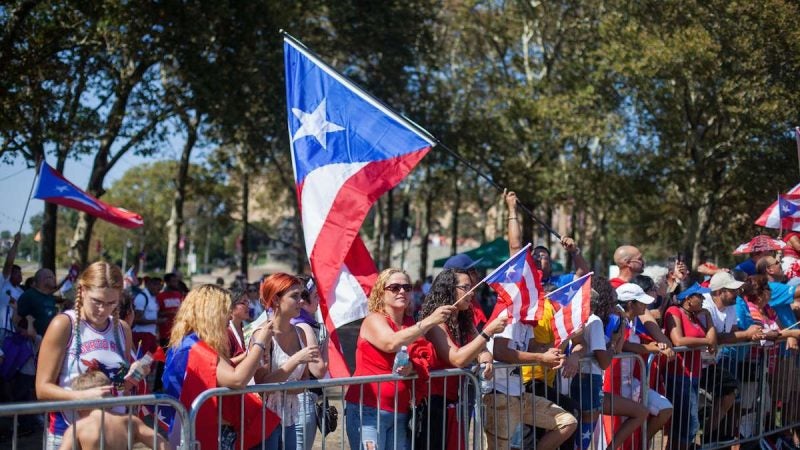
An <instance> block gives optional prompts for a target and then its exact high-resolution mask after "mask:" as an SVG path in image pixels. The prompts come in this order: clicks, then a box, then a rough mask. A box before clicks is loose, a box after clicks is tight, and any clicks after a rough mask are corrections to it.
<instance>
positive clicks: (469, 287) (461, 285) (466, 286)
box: [456, 284, 472, 292]
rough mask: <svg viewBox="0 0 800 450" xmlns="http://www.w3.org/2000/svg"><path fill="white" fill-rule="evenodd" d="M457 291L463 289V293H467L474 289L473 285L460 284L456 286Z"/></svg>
mask: <svg viewBox="0 0 800 450" xmlns="http://www.w3.org/2000/svg"><path fill="white" fill-rule="evenodd" d="M456 289H461V290H462V291H465V292H466V291H468V290H470V289H472V285H471V284H458V285H456Z"/></svg>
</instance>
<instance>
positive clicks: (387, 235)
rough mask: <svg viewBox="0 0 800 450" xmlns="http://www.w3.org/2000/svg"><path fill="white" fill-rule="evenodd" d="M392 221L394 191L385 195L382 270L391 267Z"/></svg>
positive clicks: (391, 190)
mask: <svg viewBox="0 0 800 450" xmlns="http://www.w3.org/2000/svg"><path fill="white" fill-rule="evenodd" d="M393 220H394V189H389V192H387V193H386V214H385V215H384V221H383V227H382V230H383V248H382V249H381V250H383V252H382V253H381V263H382V264H381V265H382V266H383V268H387V267H392V221H393Z"/></svg>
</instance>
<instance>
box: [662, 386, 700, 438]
mask: <svg viewBox="0 0 800 450" xmlns="http://www.w3.org/2000/svg"><path fill="white" fill-rule="evenodd" d="M664 378H665V380H664V381H665V382H666V387H667V398H668V399H670V401H672V407H673V413H672V429H671V430H670V436H674V437H676V438H678V439H679V440H680V441H681V442H684V443H689V442H693V441H694V438H695V435H696V434H697V430H698V429H699V428H700V421H699V420H698V418H697V406H698V396H699V393H700V380H699V379H697V378H692V377H687V376H684V375H671V374H668V375H666V376H665V377H664Z"/></svg>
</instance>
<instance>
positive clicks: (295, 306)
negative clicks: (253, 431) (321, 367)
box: [255, 273, 320, 449]
mask: <svg viewBox="0 0 800 450" xmlns="http://www.w3.org/2000/svg"><path fill="white" fill-rule="evenodd" d="M304 290H305V288H304V287H303V283H302V281H300V279H299V278H297V277H295V276H293V275H289V274H286V273H276V274H273V275H270V276H269V277H267V278H266V279H265V280H264V282H263V283H261V303H262V305H264V308H265V309H266V310H267V311H272V314H271V316H272V330H273V335H272V340H271V341H270V342H267V348H266V350H265V354H266V355H269V356H268V357H269V365H268V366H267V367H266V370H261V371H259V372H258V373H256V377H255V381H256V383H280V382H283V381H298V380H302V379H304V378H307V377H308V370H307V369H308V367H307V366H308V364H309V363H315V362H317V360H318V359H319V357H320V353H319V346H318V345H317V343H316V342H310V343H309V342H306V337H305V334H304V333H303V331H302V330H300V329H299V328H297V327H296V326H294V325H292V322H291V320H292V319H294V318H295V317H297V316H298V315H300V299H301V296H302V294H303V291H304ZM268 314H269V313H268ZM292 394H297V392H288V393H285V392H273V393H271V394H269V395H268V396H267V398H266V404H267V407H268V408H269V409H270V410H272V411H273V412H275V414H277V415H278V417H280V418H281V425H282V426H281V428H280V429H279V430H276V431H275V432H274V433H272V435H271V436H270V437H269V439H268V440H267V445H266V447H267V448H286V449H295V448H297V437H296V430H295V428H296V424H295V420H296V419H295V418H296V417H297V412H298V409H299V403H298V400H297V395H292Z"/></svg>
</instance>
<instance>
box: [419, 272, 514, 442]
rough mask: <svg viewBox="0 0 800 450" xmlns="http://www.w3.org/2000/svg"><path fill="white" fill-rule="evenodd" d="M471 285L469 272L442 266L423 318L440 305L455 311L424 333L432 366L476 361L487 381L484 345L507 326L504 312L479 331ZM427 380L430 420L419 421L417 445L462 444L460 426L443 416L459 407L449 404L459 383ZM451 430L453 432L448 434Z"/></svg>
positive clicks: (488, 355) (489, 372) (489, 360)
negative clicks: (420, 429)
mask: <svg viewBox="0 0 800 450" xmlns="http://www.w3.org/2000/svg"><path fill="white" fill-rule="evenodd" d="M472 287H473V286H472V281H471V278H470V275H469V272H468V271H466V270H463V269H445V270H444V271H442V272H441V273H440V274H439V275H438V276H437V277H436V279H434V280H433V285H431V290H430V292H429V293H428V296H427V297H426V298H425V302H424V303H423V304H422V319H423V320H425V319H426V318H428V317H431V315H432V314H434V313H435V312H436V311H438V310H439V308H441V307H442V306H450V305H453V306H455V307H456V310H457V311H458V312H457V313H456V314H453V315H450V316H449V317H448V318H447V320H446V321H444V322H443V323H439V325H438V326H435V327H433V328H432V329H431V330H430V331H428V333H427V334H426V337H427V338H428V340H429V341H431V343H432V344H433V347H434V348H435V349H436V355H437V365H436V366H434V367H432V368H431V369H449V368H462V367H467V366H469V365H470V364H472V363H475V362H477V363H479V364H481V366H482V372H481V375H482V376H483V378H484V379H487V380H488V379H491V378H492V372H493V368H492V362H493V361H494V358H493V357H492V354H491V353H490V352H489V351H488V350H487V349H486V344H487V343H488V342H489V340H490V339H492V338H491V337H492V336H494V335H495V334H497V333H500V332H501V331H503V329H504V328H505V327H506V320H507V315H500V316H499V317H497V318H495V319H493V320H492V321H491V322H489V323H488V324H486V326H485V327H484V328H483V331H481V332H480V333H479V332H478V330H477V329H475V324H474V322H473V317H472V297H473V295H474V294H472V292H471V290H472ZM430 383H431V384H430V398H429V399H428V400H429V401H428V416H429V417H428V419H429V420H423V421H422V426H423V438H421V439H419V440H418V441H417V448H418V449H419V448H422V449H424V448H428V449H443V448H446V447H448V446H447V445H446V443H445V436H447V439H451V440H456V441H458V440H459V439H460V441H459V443H460V445H461V446H462V447H463V445H464V443H465V436H463V433H461V434H462V435H460V436H459V433H458V431H457V430H461V428H460V427H459V426H458V424H457V423H456V422H455V421H453V420H451V419H447V418H446V413H447V412H451V411H453V412H454V411H457V410H458V408H452V406H453V405H455V404H457V403H458V399H459V387H460V385H461V383H460V382H459V381H458V380H457V379H453V378H452V377H451V378H441V377H437V378H432V379H431V382H430ZM465 397H466V396H465ZM442 423H444V424H445V425H444V427H442V426H441V424H442ZM428 424H430V427H428ZM427 428H429V429H427ZM426 429H427V430H426ZM454 430H456V434H450V432H451V431H454ZM451 445H452V442H451Z"/></svg>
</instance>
